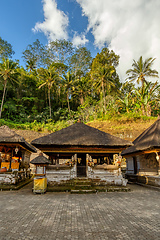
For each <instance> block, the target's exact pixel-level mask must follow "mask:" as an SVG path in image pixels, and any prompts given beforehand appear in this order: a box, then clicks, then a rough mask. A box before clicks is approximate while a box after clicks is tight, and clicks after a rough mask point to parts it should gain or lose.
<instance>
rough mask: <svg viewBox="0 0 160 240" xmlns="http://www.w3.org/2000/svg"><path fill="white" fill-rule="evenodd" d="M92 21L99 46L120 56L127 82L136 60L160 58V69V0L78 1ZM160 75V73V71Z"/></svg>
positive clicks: (122, 72)
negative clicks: (130, 69)
mask: <svg viewBox="0 0 160 240" xmlns="http://www.w3.org/2000/svg"><path fill="white" fill-rule="evenodd" d="M76 1H77V2H78V3H79V4H80V6H81V8H82V11H83V15H85V16H87V17H88V31H89V30H91V31H92V34H93V36H94V39H95V45H96V46H98V47H102V46H103V44H104V43H108V45H109V48H110V49H113V50H114V51H115V53H116V54H119V55H120V64H119V67H118V73H119V75H120V77H121V80H122V81H124V79H125V77H126V75H125V72H126V70H127V69H129V68H131V65H132V62H133V59H135V60H138V58H139V57H140V56H141V55H142V56H143V58H144V59H145V58H148V57H153V58H155V57H156V58H157V59H156V61H155V64H154V68H156V69H157V70H160V69H159V65H160V30H159V22H160V14H159V9H160V1H159V0H134V1H132V0H130V1H128V0H98V1H97V0H87V1H86V0H76ZM159 72H160V71H159Z"/></svg>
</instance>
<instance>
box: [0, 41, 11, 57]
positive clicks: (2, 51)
mask: <svg viewBox="0 0 160 240" xmlns="http://www.w3.org/2000/svg"><path fill="white" fill-rule="evenodd" d="M13 54H14V51H13V49H12V45H11V44H10V43H8V42H7V41H5V40H3V39H2V38H1V37H0V59H1V60H2V59H3V58H5V59H6V58H11V57H12V55H13Z"/></svg>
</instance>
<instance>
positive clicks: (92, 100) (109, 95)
mask: <svg viewBox="0 0 160 240" xmlns="http://www.w3.org/2000/svg"><path fill="white" fill-rule="evenodd" d="M13 54H14V52H13V50H12V46H11V44H9V43H7V42H6V41H4V40H3V39H1V38H0V104H1V109H0V118H1V119H0V125H3V124H6V125H8V126H9V127H11V128H16V129H18V128H19V129H20V128H21V129H32V130H35V131H45V130H47V131H55V130H59V129H61V128H63V127H66V126H68V125H70V124H72V123H74V122H76V121H77V120H78V119H81V120H82V121H83V122H90V121H95V120H110V119H113V118H114V120H117V121H124V119H126V121H130V120H137V119H143V120H145V119H150V118H154V117H156V116H157V115H159V106H160V94H159V89H160V85H159V84H158V82H157V81H156V82H154V83H153V82H151V80H150V78H152V77H154V78H157V79H158V72H157V71H156V70H153V69H152V66H153V62H154V60H155V59H154V58H148V59H146V60H145V61H143V58H142V56H141V57H140V58H139V59H138V61H137V62H136V61H135V60H133V64H132V68H131V69H129V70H128V71H127V72H126V74H127V78H126V80H125V82H124V83H122V80H121V79H119V76H118V74H117V70H116V68H117V67H118V64H119V58H120V57H119V56H118V55H116V53H114V52H113V51H112V50H111V51H110V50H109V49H108V48H103V49H102V50H101V51H100V53H97V55H96V57H95V58H94V59H92V57H91V53H90V51H89V50H88V49H87V48H85V47H82V46H79V47H78V48H75V47H74V46H73V45H72V43H71V42H69V41H66V40H56V41H52V42H50V43H49V45H48V46H44V45H43V44H41V43H40V41H39V40H36V41H35V42H34V43H33V44H29V45H28V46H27V47H26V50H25V51H24V52H23V53H22V58H23V60H24V63H25V68H24V67H22V66H20V65H19V62H18V61H12V60H11V59H10V58H11V57H12V55H13Z"/></svg>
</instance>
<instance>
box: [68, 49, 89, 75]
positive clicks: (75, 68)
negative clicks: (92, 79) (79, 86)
mask: <svg viewBox="0 0 160 240" xmlns="http://www.w3.org/2000/svg"><path fill="white" fill-rule="evenodd" d="M91 63H92V57H91V52H90V51H89V50H88V49H87V48H86V47H81V46H79V47H78V48H77V49H76V50H75V53H74V54H73V55H72V56H71V58H70V68H71V71H72V73H73V74H74V75H75V78H78V77H79V78H80V77H81V76H84V75H85V74H86V73H87V72H89V70H90V68H91Z"/></svg>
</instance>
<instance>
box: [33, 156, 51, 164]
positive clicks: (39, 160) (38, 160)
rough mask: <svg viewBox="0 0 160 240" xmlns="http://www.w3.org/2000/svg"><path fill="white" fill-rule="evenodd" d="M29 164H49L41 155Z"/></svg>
mask: <svg viewBox="0 0 160 240" xmlns="http://www.w3.org/2000/svg"><path fill="white" fill-rule="evenodd" d="M30 163H32V164H49V163H50V162H49V161H48V159H47V158H46V157H44V156H43V155H39V156H38V157H36V158H34V159H33V160H32V161H30Z"/></svg>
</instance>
